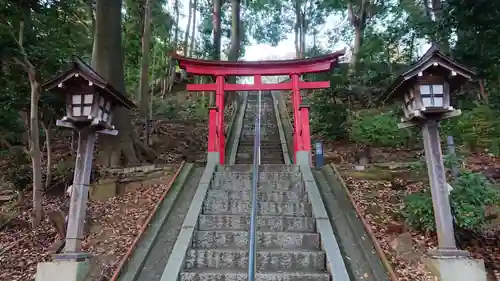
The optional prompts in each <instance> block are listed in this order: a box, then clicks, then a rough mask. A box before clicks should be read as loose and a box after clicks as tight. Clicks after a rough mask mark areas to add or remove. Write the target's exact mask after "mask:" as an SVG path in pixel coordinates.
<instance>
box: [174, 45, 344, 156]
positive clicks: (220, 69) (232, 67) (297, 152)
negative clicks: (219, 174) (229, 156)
mask: <svg viewBox="0 0 500 281" xmlns="http://www.w3.org/2000/svg"><path fill="white" fill-rule="evenodd" d="M343 55H344V51H338V52H335V53H332V54H328V55H325V56H321V57H316V58H310V59H296V60H280V61H239V62H238V61H210V60H198V59H193V58H187V57H183V56H180V55H177V54H172V58H173V59H175V60H177V61H178V62H179V64H180V67H181V68H184V69H185V70H186V72H188V73H191V74H194V75H211V76H214V77H215V83H213V84H188V85H187V90H188V91H192V92H201V91H211V92H215V97H216V98H215V107H210V108H209V120H208V126H209V128H208V157H207V158H208V159H207V162H216V163H219V164H224V148H225V145H224V144H225V135H224V134H225V130H224V92H231V91H232V92H234V91H272V90H275V91H286V90H289V91H291V92H292V102H293V125H294V126H293V152H294V154H293V155H294V157H293V158H294V159H293V162H294V163H295V164H300V165H311V163H312V158H311V153H310V152H311V130H310V127H309V106H308V105H307V104H303V103H302V98H301V95H300V91H301V90H309V89H325V88H330V81H318V82H305V81H301V80H300V78H299V77H300V75H302V74H306V73H317V72H325V71H328V70H330V69H331V68H332V67H333V66H334V65H336V63H337V62H338V59H339V57H341V56H343ZM262 75H266V76H281V75H288V76H290V81H289V82H285V83H273V84H264V83H262ZM227 76H253V78H254V83H253V84H226V83H225V77H227Z"/></svg>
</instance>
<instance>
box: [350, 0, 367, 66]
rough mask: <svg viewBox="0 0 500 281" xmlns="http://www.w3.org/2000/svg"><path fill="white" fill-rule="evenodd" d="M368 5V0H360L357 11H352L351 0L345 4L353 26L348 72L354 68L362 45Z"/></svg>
mask: <svg viewBox="0 0 500 281" xmlns="http://www.w3.org/2000/svg"><path fill="white" fill-rule="evenodd" d="M369 5H370V1H369V0H361V5H360V8H359V11H358V13H356V12H354V7H353V4H352V2H349V3H348V4H347V12H348V18H349V21H350V23H351V25H352V26H353V28H354V45H353V48H352V58H351V67H350V69H349V71H350V72H352V71H354V70H355V67H356V64H357V63H358V60H359V52H360V50H361V46H362V45H363V37H364V32H365V26H366V20H367V17H368V13H367V12H368V7H369Z"/></svg>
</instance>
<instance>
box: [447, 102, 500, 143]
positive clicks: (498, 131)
mask: <svg viewBox="0 0 500 281" xmlns="http://www.w3.org/2000/svg"><path fill="white" fill-rule="evenodd" d="M441 127H442V132H443V136H446V135H452V136H453V138H454V140H455V142H456V143H458V144H462V145H465V146H467V147H469V148H470V149H476V148H493V150H495V146H498V144H497V143H496V140H497V139H498V138H500V121H499V119H498V113H497V112H495V111H494V110H493V109H491V107H489V106H488V105H477V106H475V107H474V108H473V109H472V110H466V111H463V113H462V115H461V116H460V117H458V118H453V119H449V120H446V121H444V122H443V123H442V125H441Z"/></svg>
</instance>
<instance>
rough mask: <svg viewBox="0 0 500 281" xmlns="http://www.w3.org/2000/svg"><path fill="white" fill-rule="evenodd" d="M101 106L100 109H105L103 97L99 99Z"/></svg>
mask: <svg viewBox="0 0 500 281" xmlns="http://www.w3.org/2000/svg"><path fill="white" fill-rule="evenodd" d="M99 106H100V107H104V98H103V97H101V98H100V99H99Z"/></svg>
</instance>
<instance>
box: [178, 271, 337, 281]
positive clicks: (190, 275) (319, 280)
mask: <svg viewBox="0 0 500 281" xmlns="http://www.w3.org/2000/svg"><path fill="white" fill-rule="evenodd" d="M179 281H248V273H247V270H224V271H220V270H206V269H203V270H189V271H184V272H181V274H180V278H179ZM255 281H330V275H329V274H328V273H326V272H298V271H290V272H283V271H281V272H257V273H256V274H255Z"/></svg>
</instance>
